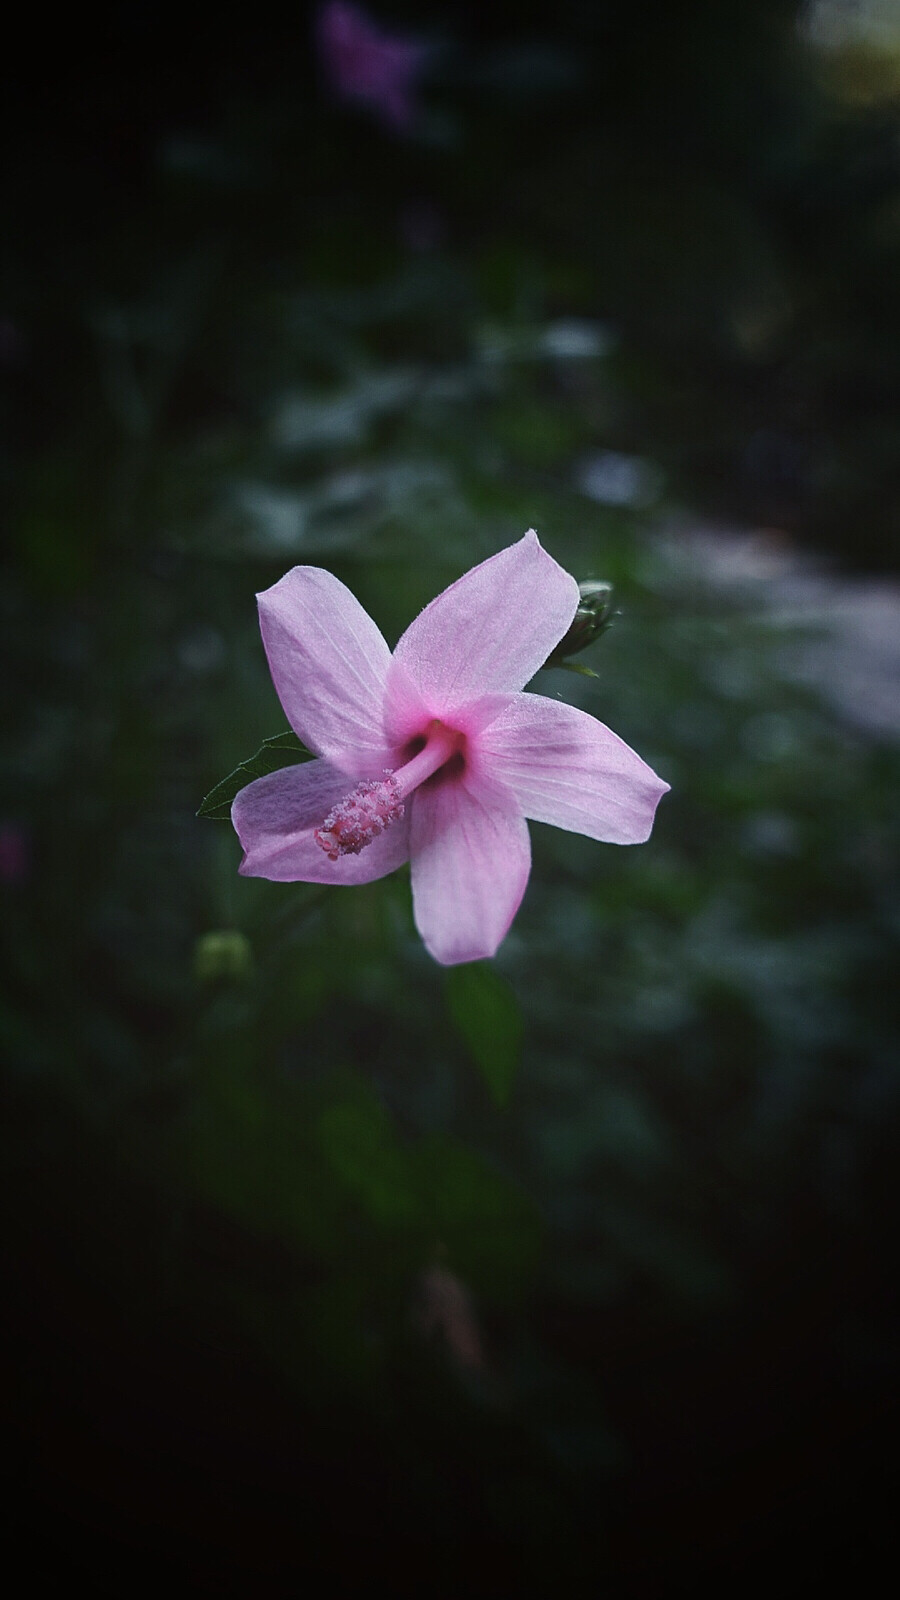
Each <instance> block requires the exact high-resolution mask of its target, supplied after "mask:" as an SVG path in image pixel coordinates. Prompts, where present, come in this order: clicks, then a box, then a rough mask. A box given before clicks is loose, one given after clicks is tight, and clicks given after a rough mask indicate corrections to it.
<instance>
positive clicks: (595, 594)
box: [544, 578, 619, 677]
mask: <svg viewBox="0 0 900 1600" xmlns="http://www.w3.org/2000/svg"><path fill="white" fill-rule="evenodd" d="M578 593H579V595H580V597H581V598H580V599H579V601H578V608H577V610H576V612H575V615H574V617H573V618H572V622H571V626H570V628H569V631H568V633H567V634H565V635H564V637H563V638H562V639H560V641H559V644H558V645H557V646H556V649H555V650H554V651H553V653H552V655H549V656H548V657H547V660H546V661H545V662H544V666H545V667H565V666H568V665H569V663H568V657H569V656H574V655H577V654H578V652H579V650H585V649H586V648H587V646H588V645H589V644H593V643H594V641H595V640H596V639H599V638H600V637H601V635H602V634H604V633H605V632H606V630H607V628H609V627H611V625H612V623H613V621H614V620H615V618H616V617H617V616H618V615H619V613H618V612H617V611H615V610H614V609H613V586H612V584H611V583H603V582H601V581H599V580H598V579H595V578H587V579H585V581H584V583H580V584H579V585H578ZM570 670H571V671H573V672H586V673H589V675H590V676H591V677H593V676H594V674H593V673H591V672H590V669H589V668H588V667H582V666H580V665H578V666H573V667H571V668H570Z"/></svg>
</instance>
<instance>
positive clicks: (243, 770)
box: [197, 733, 312, 822]
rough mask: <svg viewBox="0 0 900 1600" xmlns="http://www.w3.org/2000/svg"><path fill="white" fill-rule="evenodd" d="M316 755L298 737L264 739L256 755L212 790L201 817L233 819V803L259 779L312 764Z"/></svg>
mask: <svg viewBox="0 0 900 1600" xmlns="http://www.w3.org/2000/svg"><path fill="white" fill-rule="evenodd" d="M311 760H312V751H311V750H307V748H306V745H305V744H303V743H302V742H301V740H300V739H298V738H297V735H296V734H295V733H274V734H273V735H272V737H271V739H264V740H263V742H262V744H261V745H260V747H259V749H258V750H257V752H256V754H255V755H253V756H250V757H249V758H248V759H247V760H246V761H242V762H240V764H239V765H238V766H236V767H235V769H234V771H233V772H229V774H228V777H227V778H222V779H221V781H220V782H219V783H217V784H216V785H215V787H214V788H212V789H210V791H209V794H208V795H206V796H205V797H204V799H203V801H202V803H201V805H200V809H199V811H198V812H197V815H198V817H211V818H212V819H213V821H215V822H227V821H228V820H229V818H230V816H231V802H232V801H233V799H234V797H235V795H236V794H240V791H241V790H242V789H246V787H247V784H248V783H252V782H253V780H254V779H255V778H265V777H266V776H267V775H268V773H270V772H277V771H278V769H279V768H280V767H290V766H295V765H296V764H297V763H298V762H300V761H311Z"/></svg>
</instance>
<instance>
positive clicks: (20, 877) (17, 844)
mask: <svg viewBox="0 0 900 1600" xmlns="http://www.w3.org/2000/svg"><path fill="white" fill-rule="evenodd" d="M30 868H31V851H30V850H29V847H28V834H27V832H26V830H25V829H24V828H23V827H22V825H21V823H18V822H0V883H24V882H25V879H26V878H27V877H28V874H29V871H30Z"/></svg>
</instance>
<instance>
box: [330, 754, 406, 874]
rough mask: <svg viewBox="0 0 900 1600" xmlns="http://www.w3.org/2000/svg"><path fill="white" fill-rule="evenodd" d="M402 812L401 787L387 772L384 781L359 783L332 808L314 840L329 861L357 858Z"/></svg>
mask: <svg viewBox="0 0 900 1600" xmlns="http://www.w3.org/2000/svg"><path fill="white" fill-rule="evenodd" d="M403 812H404V805H403V800H402V798H401V795H400V785H399V784H398V782H397V780H396V778H395V777H394V775H393V773H388V775H387V776H386V777H385V778H384V779H383V780H380V781H379V780H370V781H369V782H367V783H358V784H357V786H356V788H355V789H354V790H353V792H352V794H348V795H347V797H346V799H345V800H341V801H339V803H338V804H337V805H336V806H333V807H332V809H331V810H330V811H329V813H328V816H327V817H326V818H325V821H324V822H323V823H322V826H321V827H320V828H316V830H315V833H314V835H313V837H314V839H315V841H316V844H318V845H321V847H322V849H323V850H324V851H325V854H326V855H327V857H328V859H329V861H337V860H338V859H339V858H340V857H341V856H358V855H359V853H360V851H361V850H364V849H365V847H366V845H367V844H371V843H372V840H373V839H377V838H378V835H379V834H380V833H384V830H385V828H389V827H390V825H391V823H392V822H397V821H398V819H399V818H400V817H402V815H403Z"/></svg>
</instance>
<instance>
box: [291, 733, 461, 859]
mask: <svg viewBox="0 0 900 1600" xmlns="http://www.w3.org/2000/svg"><path fill="white" fill-rule="evenodd" d="M424 738H425V743H424V745H423V746H422V749H421V750H419V751H417V753H416V754H415V755H414V756H413V757H412V758H411V759H410V760H409V761H407V762H406V764H405V766H402V767H399V768H398V770H397V771H396V772H387V773H385V776H384V777H383V778H372V779H369V780H367V781H366V782H365V783H358V784H357V785H356V788H355V789H353V790H352V791H351V792H350V794H348V795H346V796H345V798H344V799H343V800H340V801H339V802H338V804H337V805H336V806H332V808H331V810H330V811H329V813H328V816H327V817H326V818H325V821H324V822H323V823H322V825H321V827H319V828H316V830H315V833H314V835H313V837H314V839H315V841H316V844H317V845H319V846H320V847H321V848H322V849H323V850H324V851H325V854H326V855H327V857H328V859H329V861H337V860H338V858H339V857H340V856H358V855H359V853H360V851H361V850H364V849H365V848H366V845H367V844H371V843H372V841H373V839H377V838H378V836H379V834H382V833H384V830H385V828H389V827H390V826H391V823H392V822H398V821H399V819H400V818H401V817H402V816H403V813H404V811H405V810H406V801H407V800H408V798H409V796H410V795H411V794H412V793H413V790H414V789H418V787H419V785H420V784H422V783H424V782H425V781H426V779H427V778H431V777H433V776H434V774H435V773H436V772H439V771H440V769H441V768H442V767H445V766H447V764H448V763H449V762H451V761H452V760H453V759H454V757H456V756H459V755H460V753H461V751H462V748H463V745H464V744H465V737H464V735H463V734H461V733H458V732H457V731H456V730H455V729H453V728H446V727H445V726H444V724H443V723H442V722H430V723H429V724H428V727H427V728H426V730H425V735H424Z"/></svg>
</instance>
